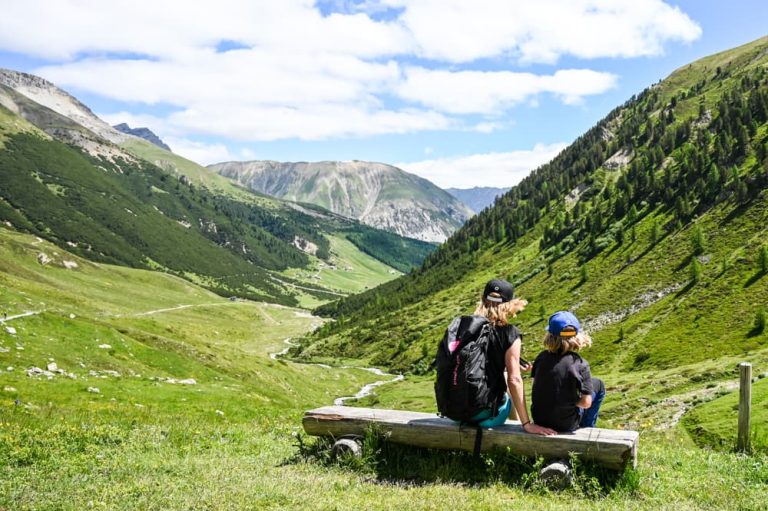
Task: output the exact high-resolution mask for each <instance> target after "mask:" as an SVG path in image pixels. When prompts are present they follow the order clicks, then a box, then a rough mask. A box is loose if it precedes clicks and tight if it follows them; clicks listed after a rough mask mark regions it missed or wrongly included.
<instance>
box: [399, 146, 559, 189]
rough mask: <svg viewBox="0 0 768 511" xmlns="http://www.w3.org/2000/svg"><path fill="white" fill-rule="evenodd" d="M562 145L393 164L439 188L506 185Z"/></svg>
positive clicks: (525, 174)
mask: <svg viewBox="0 0 768 511" xmlns="http://www.w3.org/2000/svg"><path fill="white" fill-rule="evenodd" d="M566 146H567V144H566V143H564V142H558V143H555V144H536V145H535V146H534V147H533V149H530V150H519V151H511V152H506V153H486V154H473V155H469V156H459V157H454V158H441V159H435V160H424V161H418V162H411V163H398V164H397V166H398V167H400V168H401V169H403V170H405V171H407V172H411V173H413V174H417V175H419V176H421V177H423V178H425V179H428V180H430V181H432V182H433V183H435V184H436V185H438V186H440V187H441V188H473V187H475V186H494V187H508V186H514V185H516V184H517V183H519V182H520V181H522V179H523V178H524V177H525V176H527V175H528V174H530V173H531V171H532V170H534V169H535V168H537V167H539V166H540V165H542V164H544V163H547V162H548V161H550V160H551V159H552V158H554V157H555V156H557V154H558V153H559V152H560V151H562V150H563V149H565V147H566Z"/></svg>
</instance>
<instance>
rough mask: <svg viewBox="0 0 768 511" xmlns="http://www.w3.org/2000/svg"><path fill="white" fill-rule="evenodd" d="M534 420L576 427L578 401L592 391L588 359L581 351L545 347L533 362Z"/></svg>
mask: <svg viewBox="0 0 768 511" xmlns="http://www.w3.org/2000/svg"><path fill="white" fill-rule="evenodd" d="M531 375H532V376H533V378H534V380H533V393H532V397H531V401H532V403H531V415H532V416H533V422H535V423H536V424H538V425H540V426H545V427H548V428H552V429H554V430H557V431H573V430H574V429H576V428H577V427H578V426H579V420H580V418H581V416H580V414H579V409H578V408H577V407H576V403H578V402H579V400H580V399H581V396H582V394H591V393H592V374H591V372H590V370H589V363H588V362H587V361H586V360H584V359H583V358H581V357H580V356H579V355H578V353H574V352H572V351H571V352H568V353H565V354H564V355H560V354H558V353H552V352H551V351H546V350H545V351H542V352H541V353H539V355H538V356H537V357H536V360H535V361H534V362H533V370H532V372H531Z"/></svg>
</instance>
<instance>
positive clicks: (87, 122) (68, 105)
mask: <svg viewBox="0 0 768 511" xmlns="http://www.w3.org/2000/svg"><path fill="white" fill-rule="evenodd" d="M0 85H5V86H6V87H9V88H11V89H13V90H15V91H16V92H18V93H19V94H22V95H24V96H26V97H27V98H29V99H31V100H32V101H34V102H36V103H38V104H40V105H43V106H44V107H47V108H49V109H51V110H53V111H54V112H56V113H58V114H60V115H62V116H64V117H67V118H68V119H71V120H72V121H74V122H76V123H77V124H79V125H81V126H84V127H85V128H87V129H88V130H90V131H92V132H93V133H95V134H96V135H98V136H100V137H102V138H104V139H106V140H109V141H110V142H112V143H114V144H119V143H121V142H123V141H124V140H125V139H126V138H127V135H125V134H124V133H120V132H119V131H117V130H116V129H114V128H113V127H112V126H110V125H109V124H107V123H106V122H104V121H102V120H101V119H99V118H98V117H96V115H95V114H94V113H93V112H92V111H91V109H90V108H88V107H87V106H85V105H84V104H82V103H81V102H80V101H78V100H77V99H76V98H74V97H73V96H71V95H69V94H67V93H66V92H64V91H63V90H61V89H59V88H58V87H56V86H55V85H54V84H52V83H51V82H49V81H48V80H45V79H44V78H40V77H39V76H35V75H31V74H28V73H21V72H19V71H12V70H10V69H0Z"/></svg>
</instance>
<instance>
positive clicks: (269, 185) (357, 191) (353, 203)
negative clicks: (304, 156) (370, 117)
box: [209, 160, 473, 242]
mask: <svg viewBox="0 0 768 511" xmlns="http://www.w3.org/2000/svg"><path fill="white" fill-rule="evenodd" d="M209 168H210V169H212V170H213V171H215V172H217V173H219V174H221V175H222V176H225V177H229V178H231V179H234V180H236V181H237V182H239V183H241V184H242V185H245V186H247V187H249V188H251V189H253V190H256V191H259V192H262V193H265V194H267V195H272V196H274V197H279V198H282V199H288V200H293V201H297V202H308V203H312V204H317V205H319V206H322V207H324V208H326V209H328V210H330V211H333V212H334V213H337V214H340V215H342V216H346V217H348V218H354V219H357V220H359V221H361V222H363V223H365V224H367V225H370V226H372V227H377V228H380V229H384V230H386V231H389V232H394V233H396V234H399V235H400V236H405V237H409V238H415V239H419V240H423V241H429V242H443V241H445V240H446V239H447V238H448V237H449V236H450V235H451V234H452V233H453V232H454V231H455V230H456V229H458V228H459V227H460V226H461V225H463V224H464V222H465V221H466V220H467V219H469V218H470V217H471V216H472V215H473V212H472V211H471V210H470V209H469V208H468V207H467V206H465V205H464V204H463V203H461V202H460V201H459V200H458V199H456V198H455V197H453V196H451V195H450V194H449V193H447V192H446V191H444V190H441V189H440V188H438V187H437V186H435V185H434V184H432V183H431V182H429V181H427V180H426V179H423V178H420V177H418V176H415V175H413V174H409V173H407V172H404V171H403V170H401V169H399V168H397V167H394V166H392V165H387V164H384V163H375V162H365V161H357V160H355V161H348V162H343V161H323V162H312V163H310V162H276V161H249V162H225V163H217V164H215V165H210V166H209Z"/></svg>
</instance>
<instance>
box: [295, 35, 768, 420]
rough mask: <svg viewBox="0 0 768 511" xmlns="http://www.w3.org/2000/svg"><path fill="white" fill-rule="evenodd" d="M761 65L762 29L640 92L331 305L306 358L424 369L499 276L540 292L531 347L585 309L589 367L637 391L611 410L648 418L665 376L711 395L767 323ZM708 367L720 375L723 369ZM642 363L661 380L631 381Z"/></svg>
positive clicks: (766, 83)
mask: <svg viewBox="0 0 768 511" xmlns="http://www.w3.org/2000/svg"><path fill="white" fill-rule="evenodd" d="M766 63H768V39H765V38H764V39H761V40H758V41H756V42H754V43H751V44H749V45H746V46H744V47H740V48H737V49H734V50H731V51H728V52H724V53H722V54H718V55H715V56H712V57H709V58H707V59H704V60H702V61H698V62H696V63H693V64H691V65H689V66H686V67H684V68H682V69H680V70H678V71H676V72H675V73H673V74H672V75H671V76H670V77H669V78H668V79H667V80H665V81H663V82H661V83H659V84H657V85H655V86H653V87H651V88H649V89H647V90H646V91H644V92H643V93H642V94H640V95H638V96H637V97H635V98H632V99H631V100H630V101H628V102H627V103H626V104H625V105H622V106H621V107H619V108H617V109H616V110H614V111H613V112H611V113H610V114H609V115H608V116H607V117H606V118H605V119H604V120H602V121H601V122H600V123H598V125H597V126H595V127H594V128H592V129H591V130H590V131H588V132H587V133H585V134H584V135H583V136H582V137H580V138H579V139H578V140H577V141H576V142H574V144H573V145H571V146H570V147H569V148H567V149H565V150H564V151H563V152H562V153H561V154H560V155H558V157H556V158H555V159H554V160H553V161H552V162H551V163H549V164H547V165H544V166H542V167H541V168H539V169H537V170H536V171H534V172H533V173H532V174H531V175H530V176H529V177H528V178H526V179H525V180H524V181H523V182H522V183H521V184H520V185H518V186H517V187H515V188H513V189H512V190H511V191H510V192H509V193H508V194H506V195H505V196H503V197H502V198H500V199H499V200H498V201H497V202H496V204H495V205H494V207H492V208H490V209H488V210H486V211H485V212H483V213H482V214H480V215H478V216H477V217H474V218H473V219H471V220H470V221H469V222H468V223H467V224H466V226H465V227H464V228H463V229H461V230H460V231H458V232H457V233H456V234H455V235H454V236H453V237H452V238H451V239H449V240H448V241H447V242H446V243H445V244H444V245H443V246H441V248H440V249H439V250H438V251H437V252H435V253H434V254H433V255H431V256H430V257H429V258H428V259H427V262H426V263H425V265H424V266H423V267H422V268H420V269H419V270H417V271H415V272H413V273H412V274H410V275H408V276H405V277H403V278H401V279H398V280H396V281H393V282H391V283H388V284H384V285H383V286H381V287H379V288H377V289H375V290H372V291H369V292H367V293H364V294H363V295H360V296H356V297H355V298H354V299H347V300H340V301H338V302H334V303H332V304H329V305H326V306H323V307H321V308H319V309H318V311H319V312H321V313H323V314H327V315H331V316H333V317H335V318H337V320H338V321H336V322H335V323H334V324H327V325H326V326H324V327H323V328H321V329H320V330H318V331H317V332H316V333H315V334H314V335H313V336H312V337H311V338H310V339H307V340H306V342H305V346H304V348H303V350H302V355H303V356H306V357H322V356H324V355H325V354H330V353H334V354H341V355H342V356H347V357H351V358H364V359H368V360H372V361H374V362H375V363H379V364H385V365H388V366H390V367H395V368H398V369H402V370H409V371H412V372H415V373H422V372H426V371H427V370H428V366H429V363H430V362H431V360H432V357H433V350H434V346H435V344H436V342H437V340H438V339H439V338H440V336H441V335H442V331H443V329H444V328H445V325H446V324H447V323H448V321H449V320H450V318H451V317H452V316H454V315H456V314H462V313H469V312H471V311H472V310H473V308H474V305H475V303H476V301H477V299H478V294H479V293H480V291H481V290H482V286H483V284H484V282H485V281H487V280H488V279H489V278H491V277H495V276H502V277H506V278H508V279H509V280H511V281H512V282H514V283H515V284H516V287H517V294H518V295H519V296H521V297H524V298H526V299H528V300H529V301H530V304H529V306H528V308H527V309H526V311H525V312H524V313H523V314H521V315H520V317H519V318H518V319H519V323H520V325H521V327H522V329H523V331H524V332H525V333H526V334H527V336H526V342H525V345H524V351H525V355H526V356H527V357H533V356H535V354H536V353H537V352H538V350H539V346H538V342H539V338H540V337H541V335H542V332H543V328H544V321H545V319H546V317H547V316H548V315H549V314H551V313H552V312H554V311H555V310H558V309H571V310H574V311H575V312H576V313H577V314H578V315H579V316H580V317H581V318H582V319H583V320H585V323H586V325H587V328H588V329H589V330H590V332H591V333H592V335H593V339H594V341H595V343H594V346H593V348H592V349H590V350H589V351H588V352H587V353H586V357H587V358H588V359H589V360H590V362H591V363H592V365H593V369H594V372H596V373H598V374H604V375H606V376H607V380H608V382H609V387H610V390H611V391H613V392H617V391H619V392H622V393H628V395H627V396H625V397H623V403H622V406H623V411H619V410H617V411H616V412H615V413H617V414H620V413H623V414H624V415H632V414H635V415H640V411H641V410H642V409H643V408H644V404H645V402H646V401H644V400H647V399H659V398H661V397H663V396H664V392H665V390H664V389H665V386H666V385H667V384H668V382H667V381H665V380H663V379H661V380H660V381H658V380H656V378H659V372H660V371H670V373H669V374H675V371H676V368H679V367H685V368H686V381H687V382H688V384H691V385H693V386H694V387H695V386H696V385H699V386H701V387H702V388H703V387H704V383H703V382H707V383H715V382H722V381H725V380H729V379H732V378H734V377H735V376H734V374H735V373H734V370H733V367H734V366H733V363H735V360H737V359H745V360H753V359H754V360H755V361H756V362H758V363H765V362H764V361H765V354H766V350H768V346H767V345H766V343H768V331H767V330H766V329H765V328H761V327H756V321H757V322H758V323H759V320H758V316H759V314H760V312H759V311H760V310H761V309H762V308H764V307H765V303H766V302H767V301H768V274H767V273H768V266H766V265H768V255H766V256H764V255H763V254H764V253H765V251H766V250H768V249H767V248H766V229H768V228H767V227H766V225H768V223H767V221H768V206H766V204H768V201H766V199H768V191H767V190H766V189H767V188H768V124H767V123H768V68H766ZM393 339H394V340H395V341H394V342H393ZM712 360H716V361H722V363H719V364H717V365H719V366H720V367H722V368H723V369H722V370H720V371H714V372H712V371H711V367H709V365H708V364H705V362H710V361H712ZM726 362H727V363H726ZM758 365H759V364H758ZM758 370H760V369H759V368H758ZM636 373H641V374H643V375H644V377H645V378H648V379H651V380H652V381H656V382H657V386H656V387H653V386H651V387H648V386H640V381H634V382H632V383H627V384H623V383H621V382H623V381H624V380H625V379H626V377H627V375H629V374H636ZM675 385H677V384H675ZM625 387H626V388H625ZM641 388H642V391H638V389H641ZM649 394H650V395H649ZM606 406H607V408H609V406H608V405H606Z"/></svg>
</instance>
